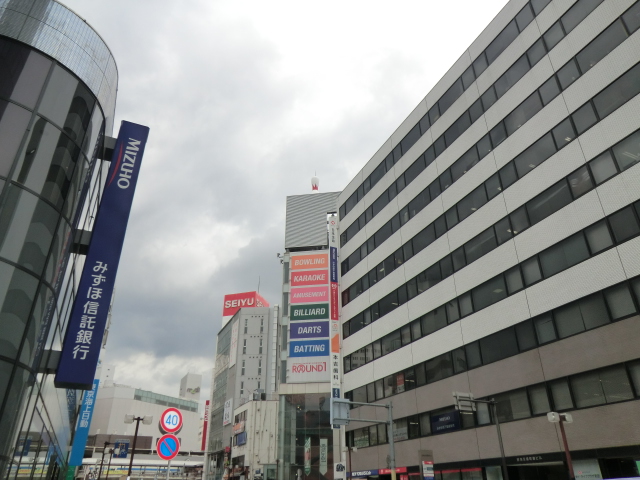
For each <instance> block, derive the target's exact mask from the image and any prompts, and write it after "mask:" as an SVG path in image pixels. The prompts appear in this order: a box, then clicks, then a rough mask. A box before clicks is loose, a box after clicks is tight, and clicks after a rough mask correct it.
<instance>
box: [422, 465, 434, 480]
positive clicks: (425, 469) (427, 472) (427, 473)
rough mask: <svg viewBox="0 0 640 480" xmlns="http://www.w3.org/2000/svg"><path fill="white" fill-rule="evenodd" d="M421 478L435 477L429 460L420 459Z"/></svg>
mask: <svg viewBox="0 0 640 480" xmlns="http://www.w3.org/2000/svg"><path fill="white" fill-rule="evenodd" d="M422 478H424V480H433V479H434V478H435V473H434V471H433V462H431V461H429V460H423V461H422Z"/></svg>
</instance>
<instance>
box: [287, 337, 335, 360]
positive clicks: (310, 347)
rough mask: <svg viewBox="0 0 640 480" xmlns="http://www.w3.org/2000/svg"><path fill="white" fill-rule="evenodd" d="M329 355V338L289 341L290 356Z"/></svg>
mask: <svg viewBox="0 0 640 480" xmlns="http://www.w3.org/2000/svg"><path fill="white" fill-rule="evenodd" d="M328 355H329V340H307V341H305V342H289V356H290V357H325V356H328Z"/></svg>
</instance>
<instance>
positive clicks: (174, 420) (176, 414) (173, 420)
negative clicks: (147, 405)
mask: <svg viewBox="0 0 640 480" xmlns="http://www.w3.org/2000/svg"><path fill="white" fill-rule="evenodd" d="M160 428H162V430H164V431H165V432H167V433H175V432H177V431H178V430H180V429H181V428H182V413H181V412H180V410H178V409H177V408H167V409H166V410H165V411H164V412H162V415H161V416H160Z"/></svg>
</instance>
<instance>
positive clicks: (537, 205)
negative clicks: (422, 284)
mask: <svg viewBox="0 0 640 480" xmlns="http://www.w3.org/2000/svg"><path fill="white" fill-rule="evenodd" d="M634 92H635V93H638V92H640V64H638V65H636V66H635V67H633V68H632V69H631V70H630V71H628V72H627V73H626V74H624V75H623V76H622V77H620V78H619V79H618V80H616V81H615V82H614V83H613V84H612V85H610V86H609V87H607V88H606V89H605V90H604V91H603V92H601V93H600V94H598V95H596V97H594V100H593V101H591V102H588V103H587V104H585V105H584V106H583V107H581V108H580V109H579V110H578V112H580V111H583V110H584V107H586V106H589V108H593V105H598V104H599V103H600V102H603V101H604V100H605V99H607V100H609V103H607V104H604V107H603V108H607V109H608V110H606V111H607V114H609V113H611V112H612V111H613V110H614V108H612V107H616V108H617V107H619V106H620V105H622V104H624V103H625V102H626V101H628V100H629V99H630V96H633V94H634ZM603 96H604V98H601V97H603ZM596 99H597V100H598V101H599V102H595V100H596ZM612 103H613V105H612ZM576 113H577V112H576ZM574 115H576V114H575V113H574ZM574 128H575V127H574V126H573V122H572V116H570V117H569V118H567V119H565V120H564V121H562V122H561V123H560V124H559V125H557V126H556V127H554V129H552V131H551V132H549V133H547V134H546V135H544V136H543V137H542V138H541V139H539V140H538V141H537V142H535V143H534V144H533V145H532V146H531V147H529V148H528V149H527V150H525V151H524V152H523V153H522V154H521V155H519V156H518V157H516V159H515V160H514V161H512V162H510V163H508V164H507V165H505V166H504V167H503V168H502V169H500V170H499V171H498V173H496V174H494V175H493V176H492V177H490V178H489V179H488V180H487V181H486V182H485V183H484V184H482V185H480V187H478V188H477V189H476V190H474V191H473V192H471V194H469V195H467V197H465V198H463V199H462V200H461V201H460V202H458V204H457V205H458V206H459V205H461V204H464V205H466V206H467V207H469V210H471V211H476V210H478V209H479V208H480V207H482V206H483V205H484V204H486V203H487V202H488V201H489V200H491V199H492V198H493V197H495V196H496V195H497V194H498V193H500V192H501V191H504V190H505V189H506V188H507V187H509V186H510V185H512V184H513V183H515V182H516V180H517V179H518V178H519V177H520V169H519V167H518V165H520V164H522V165H525V164H527V162H528V165H526V166H527V167H529V168H527V169H524V167H523V170H524V173H527V171H530V170H531V168H532V167H536V166H538V165H540V164H541V163H542V162H544V161H545V160H546V159H548V158H549V157H551V156H552V155H553V154H554V153H556V152H557V150H558V145H557V143H556V141H557V140H558V139H561V138H562V137H561V135H567V136H566V137H564V138H566V139H567V141H569V140H572V139H573V138H575V130H574ZM570 135H571V137H570ZM629 147H631V148H632V149H633V148H634V146H633V145H629ZM635 148H636V150H637V147H635ZM631 151H635V150H630V152H631ZM619 158H622V159H623V160H622V161H621V162H619V165H620V167H624V168H628V167H629V166H631V165H633V164H634V163H635V158H636V157H634V155H631V156H624V157H623V156H622V155H621V156H620V157H619ZM593 165H597V167H596V166H594V167H593V168H592V172H594V171H595V172H596V173H594V174H593V175H592V174H591V173H590V172H589V169H587V168H581V169H578V170H577V171H576V172H573V174H572V175H573V176H569V177H568V178H567V180H568V181H569V184H568V186H567V187H566V189H565V187H564V186H563V181H560V182H559V183H558V184H556V185H554V186H552V187H550V189H547V191H545V192H542V193H541V194H540V195H539V196H538V197H536V198H535V199H533V200H532V201H530V202H529V203H528V204H527V207H521V208H519V209H517V210H515V211H514V212H512V213H511V214H510V215H508V217H509V222H510V225H509V227H510V228H508V229H509V230H511V232H506V231H505V230H503V233H502V236H503V237H504V235H507V234H508V235H511V234H512V233H513V234H517V233H519V232H521V231H523V230H524V229H526V228H528V227H529V226H530V225H531V224H532V223H536V222H539V221H540V220H542V219H544V218H546V217H547V216H549V215H550V214H551V213H554V212H555V211H557V210H559V209H560V208H562V207H563V206H565V205H566V204H567V203H569V202H570V201H571V198H570V197H571V196H572V195H575V196H579V195H581V194H582V193H584V192H586V191H589V190H590V189H592V188H593V184H594V183H596V181H597V179H599V178H601V176H602V175H604V174H603V172H602V171H600V170H601V169H605V170H607V171H609V174H611V175H613V174H615V173H617V172H616V168H615V167H613V161H610V160H607V158H606V157H598V158H596V159H594V160H593ZM594 169H595V170H594ZM611 169H613V172H611ZM621 169H622V168H621ZM520 178H521V177H520ZM608 178H610V177H608ZM565 185H566V182H565ZM554 188H556V189H560V191H559V193H563V192H564V195H561V196H560V197H556V196H555V195H554V194H553V192H554V191H556V190H553V189H554ZM489 192H494V194H490V193H489ZM562 202H566V203H562ZM454 209H455V206H454V207H452V209H450V210H448V211H447V212H445V213H444V214H443V215H441V216H440V217H438V218H437V219H436V220H435V222H433V223H432V224H430V225H428V226H427V227H426V228H425V229H424V230H422V231H421V232H419V233H418V234H417V235H416V236H415V237H414V238H412V239H411V240H410V241H409V242H407V244H405V245H404V246H403V247H401V248H400V249H399V250H398V251H396V252H394V254H392V256H393V258H394V263H392V262H390V261H387V263H385V262H384V261H383V263H382V265H383V267H386V265H387V264H388V266H389V267H390V268H391V267H393V268H394V269H395V268H397V267H398V266H399V265H398V261H397V259H399V258H401V259H402V262H404V261H406V260H407V257H409V258H410V256H409V255H407V256H405V255H406V254H408V253H411V256H413V255H415V254H416V253H417V252H419V251H421V250H422V249H424V248H426V247H427V246H428V245H429V244H430V243H432V242H433V241H435V240H436V239H437V238H439V237H441V236H442V235H444V234H445V233H446V232H447V231H448V230H449V229H450V228H453V226H455V225H457V222H458V221H459V217H458V216H454V215H451V212H452V211H453V210H454ZM528 212H530V213H528ZM502 221H504V219H503V220H501V222H502ZM506 226H507V225H506V223H505V224H504V225H503V227H506ZM501 228H502V227H501ZM490 230H491V229H489V230H488V231H490ZM483 233H484V234H486V233H487V231H485V232H483ZM481 235H482V234H481ZM498 235H499V234H498ZM474 241H477V242H479V243H480V244H482V239H481V238H480V239H474V240H472V242H474ZM409 243H410V244H411V248H410V249H409V247H408V246H407V245H408V244H409ZM405 247H407V248H405ZM467 250H468V252H469V251H471V250H470V249H467ZM461 252H464V248H459V249H458V250H456V251H454V252H453V253H452V254H451V263H454V262H455V263H456V264H457V267H456V268H458V269H459V268H462V267H463V266H464V264H465V262H466V263H468V261H467V260H464V257H463V256H462V254H461ZM400 255H402V257H400ZM442 261H443V262H444V264H447V263H449V260H447V258H445V259H443V260H442ZM374 270H375V271H376V273H375V276H374V275H373V274H372V276H371V277H369V273H370V272H369V273H368V274H367V275H366V276H365V277H362V278H361V279H359V280H358V281H359V282H361V283H360V286H359V287H358V289H356V290H355V292H354V293H358V291H359V290H360V289H361V291H362V292H363V291H365V289H364V286H367V287H370V286H371V285H372V283H371V280H373V279H375V280H376V282H377V281H379V280H381V278H384V276H386V275H388V274H389V273H391V272H390V271H387V270H386V268H385V270H384V272H381V271H380V270H379V269H378V268H376V269H374ZM435 270H439V267H438V265H437V264H436V265H434V266H432V267H430V269H428V270H427V271H431V273H432V274H433V272H434V271H435ZM446 271H447V275H450V274H451V273H452V272H448V268H447V269H446ZM379 274H381V275H380V276H379ZM382 274H384V275H382ZM423 274H425V272H423V273H422V274H421V275H423ZM364 278H366V280H363V279H364ZM441 279H442V278H441ZM414 280H415V278H414V279H412V280H411V281H410V282H409V283H411V282H413V281H414ZM363 281H364V282H365V283H362V282H363ZM406 286H407V284H405V285H403V286H401V287H400V288H399V289H398V290H397V291H396V292H391V293H390V294H389V295H388V296H387V297H385V298H383V299H381V300H380V301H378V302H377V303H374V304H373V305H371V306H370V307H368V308H367V309H365V310H364V311H362V312H360V313H359V314H357V315H355V316H354V317H353V318H352V319H349V320H347V321H346V322H345V323H344V324H343V332H344V335H345V338H346V336H349V335H351V334H352V333H354V332H355V331H357V330H358V329H359V328H358V325H357V324H358V322H359V318H360V317H361V316H362V318H363V321H364V322H365V324H366V322H367V320H369V322H370V321H375V320H377V319H378V318H379V317H381V316H382V315H384V314H385V313H388V312H385V313H382V312H383V310H386V309H387V307H384V308H383V306H382V305H383V304H385V303H387V302H386V301H385V299H387V298H388V299H389V300H391V301H393V298H395V297H396V296H398V295H403V293H404V292H403V288H404V287H406ZM344 292H348V293H347V294H344ZM351 293H352V292H351V288H350V287H349V289H345V290H344V291H343V305H345V304H346V303H348V302H349V301H351V297H350V295H351ZM360 293H361V292H360ZM412 298H413V297H412ZM394 308H395V307H394ZM353 320H355V324H354V327H353V328H352V327H351V325H350V324H351V322H352V321H353Z"/></svg>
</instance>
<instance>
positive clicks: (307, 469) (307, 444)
mask: <svg viewBox="0 0 640 480" xmlns="http://www.w3.org/2000/svg"><path fill="white" fill-rule="evenodd" d="M304 473H305V475H310V474H311V437H307V438H305V440H304Z"/></svg>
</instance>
